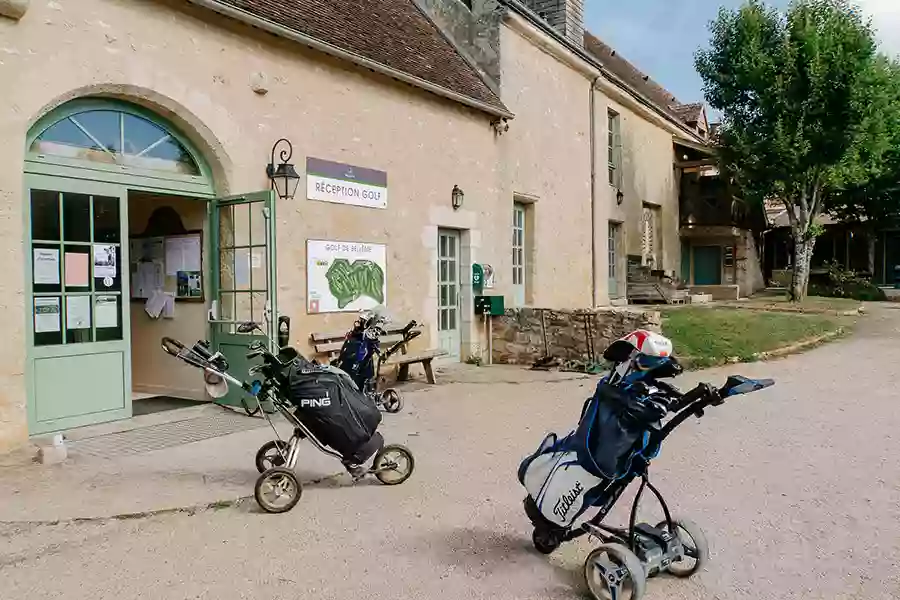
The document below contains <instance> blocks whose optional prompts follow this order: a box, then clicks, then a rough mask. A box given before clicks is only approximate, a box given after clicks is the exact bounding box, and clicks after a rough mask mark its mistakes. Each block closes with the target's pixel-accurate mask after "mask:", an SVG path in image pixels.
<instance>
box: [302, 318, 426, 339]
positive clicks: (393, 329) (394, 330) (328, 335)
mask: <svg viewBox="0 0 900 600" xmlns="http://www.w3.org/2000/svg"><path fill="white" fill-rule="evenodd" d="M408 322H409V321H406V322H404V323H402V324H400V325H389V326H388V327H386V328H385V332H386V333H387V335H398V334H399V333H400V332H402V331H403V328H404V327H406V323H408ZM420 325H421V324H420ZM347 331H349V329H345V330H344V331H328V332H324V333H322V332H319V333H312V334H310V336H309V337H310V339H312V341H313V343H314V344H318V343H321V342H333V341H335V340H343V339H344V337H345V336H346V335H347Z"/></svg>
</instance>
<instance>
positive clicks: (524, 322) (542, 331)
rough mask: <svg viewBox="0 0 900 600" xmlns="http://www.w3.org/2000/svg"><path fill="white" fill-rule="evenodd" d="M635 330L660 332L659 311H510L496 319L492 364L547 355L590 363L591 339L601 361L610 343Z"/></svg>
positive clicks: (524, 362) (531, 360) (529, 360)
mask: <svg viewBox="0 0 900 600" xmlns="http://www.w3.org/2000/svg"><path fill="white" fill-rule="evenodd" d="M635 329H649V330H651V331H660V314H659V312H658V311H649V310H648V311H644V310H636V309H632V308H598V309H595V310H551V309H544V308H511V309H507V311H506V314H505V315H504V316H502V317H494V321H493V335H492V338H493V362H494V363H495V364H518V365H531V364H533V363H534V362H535V361H537V360H538V359H539V358H542V357H544V356H553V357H557V358H560V359H563V360H588V359H589V355H588V340H589V339H590V340H592V341H593V346H594V358H595V359H596V360H600V357H601V355H602V354H603V350H604V349H605V348H606V347H607V346H608V345H609V344H610V343H612V342H613V341H615V340H616V339H618V338H620V337H622V336H624V335H625V334H627V333H630V332H631V331H634V330H635ZM589 334H590V335H589Z"/></svg>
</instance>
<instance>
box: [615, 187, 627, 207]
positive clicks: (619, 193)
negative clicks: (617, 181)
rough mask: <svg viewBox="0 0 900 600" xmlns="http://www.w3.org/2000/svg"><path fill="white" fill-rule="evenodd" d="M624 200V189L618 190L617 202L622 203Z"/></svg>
mask: <svg viewBox="0 0 900 600" xmlns="http://www.w3.org/2000/svg"><path fill="white" fill-rule="evenodd" d="M623 200H625V194H623V193H622V190H616V204H619V205H621V204H622V201H623Z"/></svg>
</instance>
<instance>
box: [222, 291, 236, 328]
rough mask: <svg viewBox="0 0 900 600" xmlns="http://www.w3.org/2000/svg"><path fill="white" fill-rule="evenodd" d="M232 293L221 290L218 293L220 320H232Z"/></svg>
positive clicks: (233, 311) (233, 318) (233, 312)
mask: <svg viewBox="0 0 900 600" xmlns="http://www.w3.org/2000/svg"><path fill="white" fill-rule="evenodd" d="M234 315H235V310H234V294H233V293H231V292H223V293H221V294H219V319H220V320H222V321H234V320H235V317H234Z"/></svg>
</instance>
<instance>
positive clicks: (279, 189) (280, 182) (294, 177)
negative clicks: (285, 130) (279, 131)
mask: <svg viewBox="0 0 900 600" xmlns="http://www.w3.org/2000/svg"><path fill="white" fill-rule="evenodd" d="M279 145H282V146H285V147H284V148H282V149H281V150H280V151H279V153H278V158H279V159H280V160H281V162H280V163H279V164H278V165H277V166H276V165H275V150H277V149H278V146H279ZM293 154H294V147H293V146H292V145H291V143H290V142H289V141H288V140H286V139H284V138H281V139H280V140H278V141H277V142H275V145H274V146H272V159H271V162H269V165H268V166H267V167H266V175H268V176H269V179H270V180H272V187H274V188H275V192H276V193H277V194H278V197H279V198H281V199H282V200H291V199H292V198H293V197H294V194H296V193H297V186H298V185H300V175H299V174H297V169H295V168H294V165H292V164H291V163H289V162H288V161H289V160H291V156H293Z"/></svg>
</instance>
